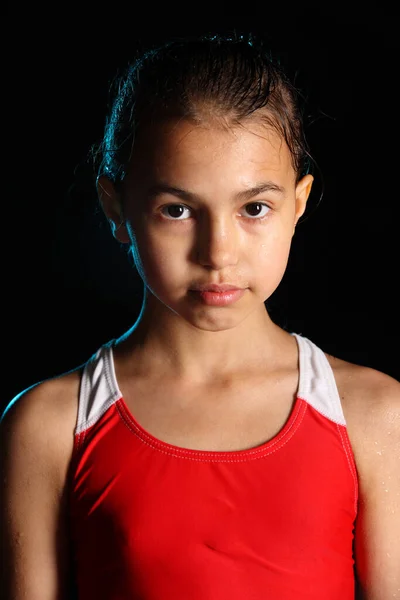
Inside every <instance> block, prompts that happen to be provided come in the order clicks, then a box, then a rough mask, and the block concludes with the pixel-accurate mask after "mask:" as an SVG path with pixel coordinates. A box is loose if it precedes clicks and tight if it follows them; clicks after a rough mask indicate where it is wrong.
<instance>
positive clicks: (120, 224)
mask: <svg viewBox="0 0 400 600" xmlns="http://www.w3.org/2000/svg"><path fill="white" fill-rule="evenodd" d="M97 195H98V197H99V201H100V204H101V207H102V209H103V211H104V214H105V215H106V217H107V219H108V221H109V223H110V226H111V231H112V234H113V236H114V237H115V239H117V240H118V241H119V242H121V243H122V244H129V243H130V239H129V234H128V230H127V228H126V224H125V219H124V215H123V212H122V205H121V198H120V195H119V193H118V192H117V191H116V189H115V186H114V184H113V182H112V181H111V180H110V179H108V177H106V176H105V175H101V176H100V177H99V178H98V179H97Z"/></svg>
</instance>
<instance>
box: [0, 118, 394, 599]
mask: <svg viewBox="0 0 400 600" xmlns="http://www.w3.org/2000/svg"><path fill="white" fill-rule="evenodd" d="M149 140H151V143H149ZM261 181H263V182H265V181H271V182H273V183H274V184H275V185H278V186H280V187H283V188H284V190H285V193H284V194H277V193H276V192H275V193H273V192H271V191H270V192H265V193H263V194H259V195H257V196H254V197H253V198H251V199H249V198H247V199H246V201H243V198H242V199H239V198H236V199H235V196H236V195H237V194H238V193H240V192H244V191H245V190H248V189H249V188H252V187H254V186H256V185H257V184H259V183H260V182H261ZM160 183H163V184H164V185H167V184H168V185H169V186H174V187H175V188H180V189H184V190H186V191H187V192H190V194H191V196H190V197H189V196H187V195H186V197H185V199H182V197H177V196H176V193H175V194H170V193H169V194H165V193H164V194H159V195H157V196H153V197H152V201H151V202H149V201H148V190H149V189H150V188H151V187H152V186H154V185H156V184H160ZM311 185H312V177H311V176H309V175H307V176H306V177H304V178H303V179H301V180H300V181H299V182H298V183H297V184H296V177H295V172H294V170H293V166H292V164H291V160H290V153H289V150H288V148H287V147H286V145H285V144H284V142H283V141H282V140H281V139H280V138H279V136H277V135H276V133H275V132H273V131H271V130H268V129H266V128H265V127H264V126H262V125H261V124H260V123H259V122H257V121H256V120H252V121H248V122H247V123H245V124H242V126H241V127H239V126H238V127H235V128H232V129H230V130H228V129H227V128H226V127H225V128H222V127H221V126H220V125H219V124H216V123H208V124H207V123H203V124H202V125H201V126H199V125H193V124H192V123H188V122H184V121H181V122H164V123H159V124H158V125H157V126H154V128H153V129H147V128H146V132H145V136H144V137H142V138H141V137H140V136H139V137H138V138H137V140H136V142H135V148H134V153H133V156H132V164H131V169H130V171H129V174H128V176H127V178H126V181H125V182H124V186H123V188H122V191H121V193H120V194H119V193H117V192H116V190H115V189H114V186H113V185H112V183H111V182H110V181H109V180H107V179H106V178H101V179H100V180H99V196H100V200H101V202H102V204H103V207H104V210H105V213H106V215H107V216H108V218H109V219H110V223H111V226H112V230H113V233H114V235H115V237H116V238H117V239H118V240H119V241H121V242H123V243H125V244H129V245H130V246H131V248H132V251H133V253H134V256H135V260H136V265H137V267H138V270H139V272H140V273H141V274H142V277H143V279H144V281H145V283H146V285H147V287H148V290H149V292H148V294H147V300H146V304H145V308H144V312H143V316H142V318H140V319H139V320H138V322H137V323H135V324H134V326H133V327H132V329H131V330H130V331H129V332H127V334H126V335H125V336H123V338H122V339H121V341H120V343H119V344H118V351H117V352H116V358H117V360H116V366H117V371H118V381H119V382H120V385H122V387H123V389H124V393H125V391H126V392H127V396H128V397H129V390H130V386H131V385H132V381H136V380H140V377H137V372H138V371H139V372H140V373H143V374H144V380H145V384H146V386H145V389H146V390H147V397H151V402H150V403H148V406H144V405H143V406H142V407H141V406H140V404H141V402H140V401H139V400H140V398H141V395H140V394H139V395H137V394H136V413H135V414H136V415H137V414H138V412H137V411H138V410H139V409H143V412H142V413H140V415H139V421H140V422H141V423H142V425H143V426H144V427H145V428H147V429H148V430H149V431H150V432H152V433H153V434H155V435H156V437H157V435H158V436H159V437H160V439H163V438H162V436H164V435H166V436H167V437H168V436H172V437H174V436H176V435H177V433H179V434H182V431H188V432H189V437H190V439H187V440H185V441H184V444H185V445H187V447H196V440H195V441H193V437H192V436H193V427H192V425H193V426H195V425H196V423H198V421H199V419H198V417H199V416H200V415H203V416H207V413H212V415H213V418H214V419H215V426H216V427H215V428H214V430H213V431H214V432H215V434H214V433H213V436H212V439H211V438H207V439H205V438H204V436H203V437H201V438H200V440H199V441H200V443H201V444H202V445H204V447H208V446H211V444H213V443H216V442H218V443H223V444H225V443H226V444H228V443H230V442H231V443H232V444H234V447H232V448H230V449H232V450H235V449H239V448H240V446H241V444H242V443H243V444H244V446H243V447H248V446H247V444H248V443H251V444H253V445H256V444H257V440H255V435H256V434H257V435H260V439H259V440H258V443H261V442H262V441H265V439H266V437H267V436H268V431H267V428H269V427H270V426H271V428H272V429H271V435H274V431H273V429H274V427H275V426H277V427H278V429H279V428H280V427H281V426H282V424H283V423H284V422H285V420H286V418H287V414H286V415H285V414H284V411H283V412H282V413H279V414H276V411H278V412H279V410H280V406H281V405H282V404H284V403H285V402H286V404H287V405H288V406H289V401H290V400H291V396H292V395H293V393H295V389H296V385H297V371H298V365H297V351H296V348H295V345H296V344H295V341H294V339H293V336H290V335H289V334H288V333H287V332H285V331H283V330H282V329H280V328H279V327H277V326H276V325H275V324H274V323H273V322H272V321H271V319H270V318H269V316H268V313H267V312H266V310H265V306H264V301H265V300H266V299H267V298H268V297H269V296H270V295H271V294H272V293H273V291H274V290H275V289H276V287H277V286H278V285H279V282H280V280H281V278H282V275H283V273H284V271H285V268H286V265H287V260H288V255H289V251H290V244H291V240H292V237H293V234H294V231H295V227H296V224H297V222H298V219H299V218H300V216H301V215H302V214H303V212H304V210H305V206H306V202H307V198H308V195H309V193H310V189H311ZM250 202H260V203H265V204H266V205H267V206H268V207H269V208H270V211H269V212H268V215H267V218H266V219H265V220H263V221H260V222H255V223H254V222H253V221H248V219H246V218H245V217H249V216H251V215H253V214H255V215H257V214H258V211H257V207H255V206H254V205H252V206H251V207H249V208H251V209H253V211H249V210H247V211H246V208H245V207H246V205H247V204H249V203H250ZM177 203H179V204H182V203H183V204H184V205H185V206H186V207H188V210H185V211H184V213H183V214H184V216H183V218H184V219H186V220H184V221H183V222H173V221H170V220H166V219H164V220H163V218H162V214H164V215H165V214H167V215H168V213H167V211H166V206H167V205H172V204H177ZM161 210H162V213H161ZM265 212H266V211H265V209H262V212H261V214H265ZM177 214H179V213H177ZM172 215H173V213H172ZM180 218H182V217H180ZM121 220H124V222H123V224H122V225H120V224H121ZM196 282H198V283H199V282H202V283H205V282H213V283H221V282H229V283H234V284H236V285H240V286H243V287H246V292H245V294H244V296H243V297H242V298H241V299H240V300H239V301H237V302H236V303H235V304H233V305H230V306H227V307H218V308H217V307H210V306H205V305H203V304H201V303H199V302H197V301H194V299H193V298H192V297H191V294H190V292H189V290H190V288H191V286H193V284H194V283H196ZM327 358H328V360H329V362H330V364H331V366H332V370H333V373H334V377H335V381H336V384H337V388H338V391H339V394H340V398H341V404H342V407H343V412H344V416H345V420H346V425H347V429H348V434H349V438H350V441H351V446H352V451H353V454H354V457H355V462H356V466H357V476H358V487H359V506H358V514H357V519H356V522H355V527H354V558H355V566H356V569H355V571H356V575H357V586H356V592H357V593H356V597H357V600H359V599H362V600H388V599H389V598H400V579H399V569H398V565H399V564H400V545H399V539H400V538H399V535H398V532H399V530H400V520H399V516H400V508H399V504H400V503H399V499H400V476H399V468H398V467H399V460H400V451H399V448H400V412H399V406H400V385H399V383H398V382H397V381H395V380H394V379H393V378H391V377H389V376H387V375H385V374H384V373H380V372H379V371H376V370H374V369H369V368H366V367H363V366H358V365H354V364H351V363H349V362H346V361H343V360H340V359H338V358H334V357H331V356H328V355H327ZM243 373H244V374H245V375H246V376H247V382H246V383H245V385H242V387H239V386H238V385H237V380H234V374H239V375H240V374H243ZM260 373H261V374H262V376H263V377H265V381H266V382H267V384H268V385H267V388H266V387H265V385H263V386H262V388H261V390H260V392H261V395H260V398H261V404H262V405H263V408H265V410H264V412H263V413H262V418H261V419H260V426H259V430H258V432H256V433H254V431H255V430H256V429H257V419H253V420H250V422H249V423H250V425H249V427H248V431H242V430H243V429H245V427H243V426H242V421H241V419H239V422H240V425H241V427H240V431H237V430H235V429H234V423H233V421H232V420H230V419H229V416H230V415H229V412H230V413H232V412H235V411H237V410H238V409H239V407H240V406H242V407H243V404H244V403H243V402H242V399H243V397H246V398H247V402H246V406H245V407H244V408H242V410H244V411H245V412H246V411H248V412H249V413H251V410H250V409H251V408H252V405H250V400H251V401H253V399H252V398H250V396H252V395H254V389H255V382H257V379H256V377H257V376H259V375H260ZM239 379H240V377H239ZM217 380H218V382H220V381H221V380H223V381H224V382H225V381H229V382H232V381H234V384H235V385H234V386H231V387H230V388H229V389H228V391H229V393H228V394H225V395H224V394H223V393H222V391H223V389H224V386H222V389H221V386H219V388H220V389H218V390H217V393H216V394H214V395H213V394H210V393H207V394H203V393H200V394H196V393H193V391H197V390H199V389H201V391H202V390H203V389H204V386H205V387H206V388H207V391H208V392H209V391H210V390H211V389H212V388H213V387H218V386H215V382H216V381H217ZM80 381H81V369H80V368H77V369H75V370H73V371H71V372H68V373H64V374H62V375H61V376H59V377H55V378H53V379H49V380H47V381H44V382H41V383H39V384H37V385H35V386H32V387H31V388H29V389H27V390H25V391H24V392H22V393H21V394H19V395H18V396H17V397H16V398H15V399H14V400H13V401H12V402H11V403H10V405H9V407H8V409H7V411H6V414H5V416H4V417H3V420H2V421H1V422H0V423H1V434H0V482H1V484H2V489H1V490H0V532H1V536H0V541H1V547H2V556H4V558H5V560H4V561H0V566H1V569H2V571H1V572H0V580H1V586H0V587H1V588H2V589H5V590H6V596H7V597H9V598H13V599H14V600H22V599H27V598H28V599H29V600H56V599H57V600H69V599H70V598H71V597H72V596H73V594H72V593H71V592H70V590H69V586H70V585H71V583H72V582H73V567H72V564H71V562H70V551H71V549H70V547H69V542H70V540H69V522H68V510H67V509H68V506H67V501H66V498H67V493H68V478H69V472H70V467H71V458H72V455H73V443H74V428H75V426H76V422H77V409H78V395H79V390H80ZM265 381H264V382H262V383H263V384H264V383H265ZM159 382H160V383H162V386H160V385H158V383H159ZM171 382H172V383H173V384H177V385H176V387H175V388H173V389H172V388H171ZM149 383H151V384H152V386H153V387H151V386H149ZM189 385H190V387H189V388H188V386H189ZM246 385H247V389H246ZM207 386H208V387H207ZM121 389H122V388H121ZM157 389H158V391H159V396H160V395H161V401H166V402H168V403H169V402H170V400H171V399H173V398H174V395H175V392H177V393H178V392H179V390H182V389H183V390H184V391H185V392H186V390H187V389H189V393H188V394H186V393H184V394H182V396H183V397H184V398H185V399H186V398H187V397H189V398H194V404H196V402H197V403H199V402H200V401H201V402H203V404H201V405H200V406H199V412H198V413H195V418H194V419H192V420H191V421H188V420H186V421H184V422H183V423H182V425H183V427H181V423H179V422H178V423H176V418H175V417H176V416H177V415H178V416H179V415H180V417H181V418H182V419H186V418H187V415H188V414H189V415H190V414H193V411H192V412H191V410H190V409H191V408H192V407H193V406H189V410H184V409H185V408H187V406H186V407H184V406H183V405H182V404H181V405H180V406H178V408H179V410H178V411H175V412H174V407H171V406H169V405H168V406H163V405H162V402H161V403H160V402H158V399H157V397H156V394H154V397H153V395H152V394H153V391H154V392H156V391H157ZM233 389H235V390H237V392H236V396H235V397H233V399H232V390H233ZM250 389H251V390H252V394H248V395H246V392H247V391H248V390H250ZM266 389H267V392H268V393H267V394H266V393H265V390H266ZM160 390H161V391H160ZM171 390H172V392H173V393H170V392H171ZM274 394H275V395H274ZM145 395H146V394H144V396H145ZM149 395H150V396H149ZM256 395H257V394H256ZM221 398H222V400H223V402H221ZM265 398H267V402H265V400H264V399H265ZM270 398H272V400H273V401H272V402H270V403H269V405H268V406H264V405H265V404H266V403H268V401H269V399H270ZM178 400H179V398H178ZM217 401H218V402H220V404H219V405H218V404H217ZM205 402H208V403H209V404H208V407H209V406H211V405H212V403H214V404H213V410H212V411H207V405H206V404H205ZM235 402H236V404H234V403H235ZM232 405H233V411H232ZM164 408H165V410H164ZM175 408H176V407H175ZM181 408H182V409H183V410H181ZM253 408H254V405H253ZM289 408H290V407H289ZM270 409H271V410H270ZM163 411H164V412H163ZM254 414H256V415H257V413H256V412H255V413H254ZM260 414H261V413H260ZM171 415H172V418H171ZM242 416H246V415H245V414H244V413H243V414H242V415H240V417H242ZM250 416H251V415H250ZM164 417H166V418H164ZM218 417H220V419H219V420H218ZM146 418H147V419H148V421H147V422H146V420H145V419H146ZM243 422H244V421H243ZM188 423H190V426H191V427H188V428H186V425H187V424H188ZM219 423H220V424H221V426H220V427H218V426H219ZM43 424H45V426H43ZM227 424H229V425H227ZM213 425H214V423H213ZM157 427H161V429H160V433H158V431H157ZM209 429H210V428H209V423H206V427H205V428H204V429H203V431H204V430H205V431H209ZM200 433H201V432H200ZM243 433H244V434H247V433H249V438H248V440H247V439H246V440H244V439H243V438H242V437H240V435H242V434H243ZM222 434H224V435H225V434H226V438H224V439H223V440H222V442H221V440H220V438H221V436H222ZM229 438H230V439H229ZM225 440H226V441H225ZM172 443H173V442H172Z"/></svg>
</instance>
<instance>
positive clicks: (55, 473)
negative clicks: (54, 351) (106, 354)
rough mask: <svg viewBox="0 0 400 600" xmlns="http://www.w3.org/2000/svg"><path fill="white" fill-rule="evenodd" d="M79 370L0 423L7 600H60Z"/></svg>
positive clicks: (67, 576)
mask: <svg viewBox="0 0 400 600" xmlns="http://www.w3.org/2000/svg"><path fill="white" fill-rule="evenodd" d="M80 371H81V368H79V369H77V370H75V371H71V372H69V373H66V374H64V375H61V376H60V377H57V378H54V379H49V380H46V381H43V382H41V383H38V384H36V385H34V386H32V387H30V388H28V389H27V390H25V391H23V392H22V393H21V394H19V395H18V396H16V397H15V398H14V400H12V401H11V402H10V404H9V405H8V407H6V409H5V411H4V413H3V415H2V419H1V422H0V440H1V448H0V450H1V452H0V471H1V478H0V484H1V490H0V498H1V503H0V523H1V527H0V529H1V531H2V546H3V547H4V549H5V552H4V556H5V557H6V560H5V561H4V563H5V564H4V576H2V578H3V579H4V585H5V589H6V590H7V591H6V596H7V597H10V598H28V597H29V598H32V600H36V599H37V600H39V599H40V600H53V599H54V598H59V599H60V600H64V599H65V600H66V599H67V598H68V597H69V589H70V585H71V583H72V581H73V578H72V575H71V573H72V571H71V561H70V539H69V528H68V516H67V515H68V507H67V497H68V494H67V490H68V472H69V467H70V461H71V457H72V452H73V442H74V431H75V424H76V418H77V410H78V393H79V385H80Z"/></svg>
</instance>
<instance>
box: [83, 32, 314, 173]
mask: <svg viewBox="0 0 400 600" xmlns="http://www.w3.org/2000/svg"><path fill="white" fill-rule="evenodd" d="M114 84H115V93H114V98H113V99H112V104H111V111H110V115H109V117H108V119H107V121H106V126H105V131H104V137H103V140H102V142H101V144H100V145H99V146H98V148H97V149H96V150H95V153H94V158H95V169H96V171H97V175H98V176H100V175H106V176H107V177H109V178H110V179H111V180H112V181H113V182H114V183H115V184H119V183H121V182H122V181H123V179H124V177H125V175H126V173H127V169H128V165H129V159H130V156H131V152H132V148H133V144H134V140H135V134H136V132H137V130H138V128H139V127H140V126H141V125H143V124H146V123H149V122H151V121H154V120H157V119H160V118H164V117H168V116H173V117H177V118H182V117H184V118H188V119H191V120H193V121H195V122H202V121H209V120H210V119H212V120H217V121H219V122H220V123H221V124H222V125H228V126H229V125H235V124H236V125H237V124H242V123H243V122H244V121H245V120H246V119H248V118H250V117H252V116H254V117H255V116H257V118H260V119H262V120H263V121H264V122H265V123H266V124H267V125H269V126H272V127H274V128H275V129H276V130H277V131H278V132H279V134H280V135H282V137H283V138H284V140H285V141H286V143H287V145H288V148H289V150H290V152H291V156H292V164H293V168H294V170H295V172H296V177H297V180H299V179H300V178H301V177H302V175H304V174H305V173H306V172H307V171H308V170H309V166H310V159H311V156H310V154H309V151H308V146H307V142H306V139H305V135H304V127H303V118H302V110H301V104H302V103H301V95H300V94H299V92H298V90H297V89H296V88H295V86H294V85H293V84H292V83H291V82H290V81H289V78H288V77H287V75H286V74H285V73H284V72H283V70H282V68H281V66H280V64H279V62H278V61H274V60H273V59H272V57H271V55H270V52H269V51H268V50H266V49H265V48H264V43H263V41H262V40H261V39H259V38H256V36H254V35H253V34H246V35H243V34H240V35H239V34H235V33H234V34H232V35H210V34H208V35H204V36H199V37H189V38H181V39H173V40H172V41H169V42H166V43H165V44H163V45H162V46H158V47H157V48H153V49H151V50H147V51H145V52H143V53H142V55H141V56H140V57H138V58H137V59H136V60H135V62H134V63H133V64H131V65H129V66H128V67H127V68H126V70H125V71H124V72H123V73H122V74H121V75H119V76H118V78H117V79H116V80H115V81H114ZM260 109H264V110H260Z"/></svg>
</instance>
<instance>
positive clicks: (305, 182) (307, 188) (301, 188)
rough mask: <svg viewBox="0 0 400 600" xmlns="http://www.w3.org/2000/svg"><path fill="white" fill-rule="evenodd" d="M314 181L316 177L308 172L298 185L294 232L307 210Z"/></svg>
mask: <svg viewBox="0 0 400 600" xmlns="http://www.w3.org/2000/svg"><path fill="white" fill-rule="evenodd" d="M313 181H314V177H313V176H312V175H310V174H308V175H304V177H302V178H301V179H300V181H299V182H298V183H297V185H296V212H295V216H294V227H293V233H294V231H295V228H296V225H297V221H298V220H299V219H300V217H301V216H302V214H303V213H304V211H305V210H306V206H307V200H308V197H309V195H310V192H311V187H312V184H313Z"/></svg>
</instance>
